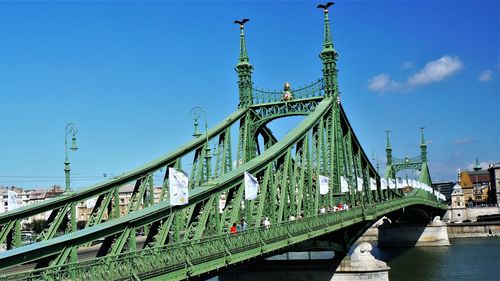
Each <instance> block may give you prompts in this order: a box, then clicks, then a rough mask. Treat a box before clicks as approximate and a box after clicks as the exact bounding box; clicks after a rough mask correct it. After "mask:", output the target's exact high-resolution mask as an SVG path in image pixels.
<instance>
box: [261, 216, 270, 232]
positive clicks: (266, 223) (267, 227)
mask: <svg viewBox="0 0 500 281" xmlns="http://www.w3.org/2000/svg"><path fill="white" fill-rule="evenodd" d="M262 225H263V226H264V227H265V228H266V229H269V227H270V226H271V222H270V221H269V218H268V217H266V219H264V221H263V222H262Z"/></svg>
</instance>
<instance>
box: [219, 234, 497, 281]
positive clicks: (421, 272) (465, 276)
mask: <svg viewBox="0 0 500 281" xmlns="http://www.w3.org/2000/svg"><path fill="white" fill-rule="evenodd" d="M450 243H451V246H444V247H408V248H384V249H379V248H378V247H377V246H376V245H377V242H376V241H375V242H371V244H372V246H373V250H372V254H373V256H375V258H377V259H379V260H382V261H384V262H386V263H387V264H388V266H389V267H390V268H391V269H390V271H389V280H390V281H448V280H449V281H465V280H467V281H469V280H475V281H490V280H491V281H500V237H488V238H459V239H450ZM355 246H356V245H355ZM355 246H353V248H354V247H355ZM332 256H333V253H332V252H315V253H311V254H307V253H290V254H289V257H290V258H292V259H308V257H309V259H310V258H312V259H330V258H331V257H332ZM270 259H279V260H284V259H288V256H286V255H281V256H275V257H273V258H270ZM236 271H239V269H237V270H236ZM247 271H250V272H252V270H251V269H250V270H248V269H247ZM285 275H286V274H285ZM313 276H314V275H313ZM323 276H324V275H323ZM327 276H331V275H328V274H327ZM286 279H287V278H285V279H280V278H276V276H274V275H273V276H271V275H269V276H267V275H266V274H265V273H264V274H262V275H260V276H259V277H258V278H257V279H252V278H246V279H242V280H275V281H279V280H286ZM213 280H219V278H217V277H215V278H212V279H210V281H213ZM223 280H233V279H232V278H227V279H226V278H224V279H223ZM235 280H240V279H235ZM294 280H295V279H294ZM307 281H330V277H328V278H325V277H319V276H315V277H311V278H308V279H307Z"/></svg>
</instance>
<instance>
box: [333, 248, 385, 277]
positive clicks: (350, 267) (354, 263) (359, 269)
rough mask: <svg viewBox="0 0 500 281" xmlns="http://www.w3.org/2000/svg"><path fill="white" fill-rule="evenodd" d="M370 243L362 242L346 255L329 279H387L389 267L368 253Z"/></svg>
mask: <svg viewBox="0 0 500 281" xmlns="http://www.w3.org/2000/svg"><path fill="white" fill-rule="evenodd" d="M371 250H372V245H370V244H369V243H366V242H363V243H361V244H359V245H358V247H356V249H355V250H354V252H353V254H352V255H351V256H350V257H349V256H346V257H345V258H344V260H343V261H342V262H341V263H340V265H339V267H337V271H335V273H334V274H333V277H332V279H331V281H354V280H378V281H389V269H390V267H388V266H387V264H386V263H385V262H383V261H380V260H377V259H375V258H374V257H373V256H372V254H371V253H370V252H371Z"/></svg>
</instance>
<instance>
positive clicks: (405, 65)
mask: <svg viewBox="0 0 500 281" xmlns="http://www.w3.org/2000/svg"><path fill="white" fill-rule="evenodd" d="M413 67H415V65H414V64H413V62H412V61H405V62H404V63H403V65H402V66H401V68H402V69H410V68H413Z"/></svg>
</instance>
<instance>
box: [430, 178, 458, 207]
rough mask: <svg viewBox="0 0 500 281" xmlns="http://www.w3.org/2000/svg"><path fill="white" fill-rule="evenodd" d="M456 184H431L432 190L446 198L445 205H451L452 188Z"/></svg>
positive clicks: (450, 182) (446, 182) (452, 182)
mask: <svg viewBox="0 0 500 281" xmlns="http://www.w3.org/2000/svg"><path fill="white" fill-rule="evenodd" d="M455 184H456V182H454V181H442V182H434V183H432V188H433V189H434V190H437V191H439V192H441V193H442V194H443V195H444V196H445V197H446V203H448V204H450V203H451V193H452V192H453V187H454V186H455Z"/></svg>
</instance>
